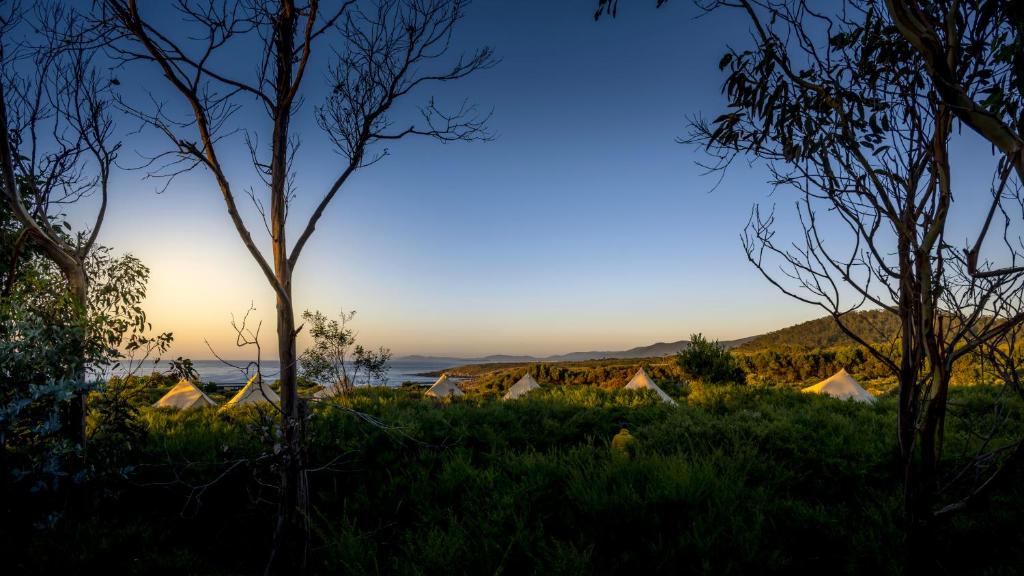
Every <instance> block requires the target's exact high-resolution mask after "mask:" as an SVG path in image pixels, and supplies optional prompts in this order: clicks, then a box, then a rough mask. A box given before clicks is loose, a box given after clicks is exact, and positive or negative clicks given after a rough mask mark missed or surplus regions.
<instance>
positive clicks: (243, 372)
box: [108, 358, 452, 386]
mask: <svg viewBox="0 0 1024 576" xmlns="http://www.w3.org/2000/svg"><path fill="white" fill-rule="evenodd" d="M230 363H231V364H230V365H229V364H226V363H224V362H222V361H220V360H193V361H192V366H193V367H194V368H195V369H196V372H198V373H199V379H200V380H201V381H203V382H213V383H215V384H240V383H243V382H245V381H246V380H247V379H248V376H251V375H252V374H255V373H256V366H255V364H250V363H249V362H247V361H245V360H231V361H230ZM451 367H452V362H451V361H450V360H446V361H439V360H431V359H429V358H422V359H403V358H398V359H395V360H391V361H390V362H388V366H387V368H388V371H387V376H386V381H385V383H384V385H386V386H401V385H402V383H403V382H415V383H417V384H432V383H433V382H434V381H435V380H436V379H437V378H436V377H435V376H420V374H423V373H427V372H438V371H441V370H444V369H446V368H451ZM168 368H169V365H168V363H167V362H158V363H153V362H146V363H144V364H143V365H142V366H141V367H138V368H137V369H136V368H135V367H134V366H133V367H132V369H133V373H134V374H136V375H139V376H141V375H146V374H150V373H152V372H166V371H167V370H168ZM126 370H127V368H126V367H124V366H122V367H120V368H118V369H116V370H113V371H111V373H110V374H108V375H123V374H124V373H125V371H126ZM260 370H261V372H262V373H263V376H264V377H265V378H268V379H270V380H274V379H276V378H277V377H278V374H279V373H280V372H281V364H280V363H279V362H277V361H276V360H273V361H271V360H264V361H262V362H261V363H260ZM359 383H360V384H362V382H359Z"/></svg>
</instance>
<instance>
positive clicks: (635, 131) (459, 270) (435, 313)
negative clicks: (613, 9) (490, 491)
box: [102, 0, 987, 358]
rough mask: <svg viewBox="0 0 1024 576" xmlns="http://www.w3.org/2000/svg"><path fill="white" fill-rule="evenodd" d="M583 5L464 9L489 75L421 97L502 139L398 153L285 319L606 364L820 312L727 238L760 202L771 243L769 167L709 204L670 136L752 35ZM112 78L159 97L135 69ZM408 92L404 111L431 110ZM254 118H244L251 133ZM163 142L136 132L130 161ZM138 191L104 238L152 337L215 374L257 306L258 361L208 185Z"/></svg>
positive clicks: (726, 20) (311, 262)
mask: <svg viewBox="0 0 1024 576" xmlns="http://www.w3.org/2000/svg"><path fill="white" fill-rule="evenodd" d="M594 4H595V3H594V2H593V1H592V0H572V1H565V2H552V1H549V0H529V1H525V0H524V1H516V2H511V1H498V0H478V1H477V2H476V3H474V4H473V5H472V6H471V7H470V8H469V11H468V14H467V17H466V19H465V20H464V21H463V23H462V25H461V27H460V29H459V30H458V32H457V38H456V43H457V46H456V49H463V48H464V49H467V50H469V49H472V48H473V47H476V46H480V45H484V44H487V45H492V46H494V48H495V49H496V52H497V55H498V56H499V57H500V58H501V63H500V64H499V65H498V66H497V67H495V68H494V69H492V70H488V71H484V72H481V73H479V74H478V75H477V76H474V77H471V78H469V79H467V80H464V81H461V82H459V83H456V84H452V85H450V86H448V87H445V88H444V89H443V90H440V91H434V92H432V94H435V95H437V96H438V97H439V100H440V101H441V102H449V103H454V104H457V103H458V102H459V101H461V99H462V98H463V97H466V98H469V99H470V100H471V101H473V102H476V103H477V104H479V105H480V106H481V107H482V108H490V107H493V108H494V116H493V120H492V122H491V128H492V129H493V130H494V131H495V132H496V133H497V135H498V138H497V139H496V140H495V141H493V142H490V143H484V144H465V143H456V144H448V145H442V144H438V143H436V142H431V141H424V140H420V141H408V142H402V143H399V144H398V145H394V146H391V147H390V148H391V156H390V157H389V158H387V159H386V160H385V161H383V162H381V163H379V164H377V165H375V166H373V167H371V168H368V169H366V170H365V171H364V172H362V173H361V174H359V176H358V177H357V178H355V179H354V180H353V181H352V182H351V185H350V186H349V187H348V189H347V190H346V191H344V193H343V194H342V195H340V196H339V197H338V198H337V199H336V201H335V203H334V204H333V205H332V206H331V207H330V209H329V210H328V212H327V214H326V217H325V218H324V220H322V221H321V224H320V226H319V227H318V229H317V233H316V235H315V236H314V238H313V241H312V242H311V244H310V245H309V246H308V247H307V249H306V251H305V252H304V253H303V256H302V259H301V261H300V263H299V266H298V269H297V271H296V280H295V293H296V300H297V304H296V307H297V309H298V310H299V311H301V310H302V309H305V308H318V309H320V310H322V311H324V312H327V313H335V312H337V311H338V310H340V309H341V308H345V309H346V310H347V309H356V310H358V312H359V314H358V316H357V322H356V324H355V326H356V328H357V329H358V331H359V336H360V339H361V341H362V342H363V343H365V344H368V345H371V346H377V345H384V346H390V347H391V348H392V349H393V350H394V351H395V353H396V354H398V355H404V354H416V353H420V354H423V353H426V354H444V355H462V356H470V355H480V354H489V353H515V354H518V353H526V354H536V355H546V354H553V353H562V352H569V351H573V350H583V349H619V348H627V347H632V346H637V345H645V344H650V343H653V342H656V341H669V340H678V339H683V338H686V337H688V336H689V335H690V333H692V332H698V331H699V332H703V333H705V335H708V336H710V337H713V338H719V339H730V338H736V337H742V336H748V335H752V334H757V333H763V332H766V331H769V330H772V329H775V328H779V327H782V326H785V325H789V324H793V323H795V322H799V321H803V320H806V319H810V318H813V317H817V316H820V311H818V310H815V309H813V308H810V307H808V306H806V305H804V304H801V303H798V302H795V301H792V300H790V299H789V298H787V297H786V296H784V295H782V294H780V293H778V292H777V291H776V290H775V289H774V288H773V287H772V286H771V285H770V284H768V282H766V281H765V280H763V279H762V277H761V276H760V274H759V273H758V272H757V271H756V270H755V269H754V268H753V267H752V266H751V265H750V264H749V263H747V261H746V259H745V257H744V254H743V251H742V247H741V245H740V242H739V239H738V237H739V234H740V232H741V231H742V229H743V226H744V224H745V223H746V221H747V218H748V216H749V210H750V207H751V206H752V205H753V204H754V203H755V202H762V203H767V204H769V205H770V204H772V203H777V204H778V205H779V208H780V211H781V212H782V215H783V217H782V218H781V223H782V225H783V228H784V229H785V227H786V225H787V224H791V223H792V219H791V218H790V217H789V213H790V212H791V210H790V206H791V205H792V200H793V197H792V196H790V195H787V194H785V193H782V192H780V193H778V194H776V195H775V196H771V195H770V193H771V190H770V189H769V187H768V186H767V185H766V184H765V183H764V182H765V174H764V172H763V171H762V170H761V169H759V168H757V167H747V166H745V165H742V166H741V165H737V166H736V167H735V169H734V170H733V171H732V172H731V173H729V174H728V175H727V177H726V178H725V180H724V182H723V183H722V184H721V186H719V187H718V188H717V189H716V190H714V191H713V192H712V191H711V189H712V187H713V186H714V184H715V182H716V179H715V177H713V176H710V177H709V176H703V175H702V173H703V170H702V169H701V168H700V167H699V166H697V165H696V162H697V161H698V160H700V159H702V158H703V156H702V154H701V153H700V152H699V151H697V150H694V149H693V148H692V147H689V146H685V145H681V144H677V143H675V141H674V139H675V138H676V137H677V136H680V135H683V134H685V132H686V119H687V117H689V116H692V115H695V114H702V113H703V114H705V115H712V116H714V115H717V114H718V113H719V112H720V109H721V106H722V102H723V100H722V97H721V96H720V85H721V81H722V78H723V75H722V73H720V72H719V70H718V68H717V63H718V60H719V57H720V56H721V54H722V53H723V50H724V49H725V47H726V44H727V43H730V42H731V43H734V44H743V43H745V42H746V41H747V24H746V21H745V20H743V19H742V18H740V17H739V16H740V15H739V14H738V13H723V14H715V15H712V16H710V17H704V18H700V19H694V17H695V16H696V10H695V9H694V8H693V7H692V5H691V3H690V2H685V1H679V2H673V3H669V5H668V6H666V7H664V8H662V9H660V10H655V9H654V8H653V1H651V2H639V1H638V2H635V3H634V2H630V3H629V6H625V5H624V6H623V7H622V8H621V9H620V15H619V17H618V19H616V20H610V19H603V20H602V21H600V22H596V23H595V22H594V21H593V19H592V14H593V9H594ZM237 57H238V58H239V61H240V62H244V61H245V57H246V54H245V53H244V51H239V53H238V54H237ZM322 70H323V69H322V68H321V69H320V70H314V71H313V74H312V75H310V76H309V78H310V81H309V83H308V85H307V92H306V97H307V100H306V104H305V106H304V107H303V108H302V109H301V110H300V112H299V114H298V115H297V117H296V121H295V128H296V130H297V131H298V132H299V133H300V134H301V135H302V137H303V148H302V149H301V152H300V154H299V155H298V159H297V165H296V170H297V174H298V176H297V182H296V183H297V186H298V195H299V197H298V199H297V201H296V203H295V205H294V207H293V208H292V214H293V221H292V224H293V226H292V230H293V231H292V233H291V234H292V237H293V238H294V237H295V235H296V234H297V232H296V231H295V230H296V229H297V228H298V226H299V223H300V222H302V221H303V220H304V217H305V216H306V215H307V214H308V213H309V211H310V210H311V206H312V204H313V203H314V202H315V201H316V200H317V199H319V197H320V195H321V194H322V191H323V190H324V189H325V187H326V185H327V184H328V183H329V182H330V181H331V180H333V178H334V177H335V176H336V174H337V171H338V170H339V169H340V168H339V167H340V166H341V161H340V160H339V159H337V158H336V157H335V156H334V155H333V154H332V152H331V150H330V147H329V146H328V145H327V144H326V143H325V142H324V140H323V139H322V137H321V135H320V133H319V130H318V129H317V128H316V126H315V124H314V122H313V120H312V111H313V105H314V104H316V103H318V102H319V101H320V99H321V96H322V94H323V92H324V90H323V77H324V76H323V73H322ZM122 74H124V76H123V78H124V80H123V82H124V83H126V84H128V85H131V84H134V83H141V84H144V85H146V86H150V87H152V89H154V90H160V89H162V86H161V85H160V82H162V80H161V79H159V78H157V77H155V76H152V77H150V76H147V75H146V73H145V72H144V71H139V70H138V69H133V71H132V72H130V73H129V72H123V73H122ZM419 96H420V97H419V98H417V99H416V100H414V101H412V102H409V104H416V103H419V102H421V101H422V100H423V99H425V98H426V97H427V96H429V94H428V93H422V94H420V95H419ZM252 112H253V114H252V115H251V116H243V118H245V119H246V122H247V123H249V124H250V125H253V124H255V125H257V126H260V125H262V126H264V127H265V125H266V119H265V117H264V116H263V115H257V114H256V113H257V112H258V110H257V109H256V108H253V109H252ZM258 123H262V124H258ZM162 146H164V143H163V141H161V140H159V139H158V138H157V137H156V136H154V135H149V134H143V135H140V136H134V137H131V138H129V139H128V140H127V143H126V151H125V152H123V153H122V159H123V160H125V161H126V162H127V161H128V160H131V159H132V158H133V156H134V155H133V153H132V152H131V151H132V150H139V151H144V152H153V151H155V150H159V149H160V148H161V147H162ZM224 150H231V151H232V152H230V153H231V154H233V157H231V158H230V159H229V161H230V163H231V164H232V165H233V166H235V168H237V172H236V173H233V177H234V178H236V179H237V182H238V183H242V182H244V183H255V181H254V180H253V178H252V176H251V172H250V171H248V170H246V169H245V168H246V167H245V162H246V161H247V157H246V155H245V148H244V146H243V145H242V144H241V140H238V142H237V144H236V145H235V146H233V147H231V148H224ZM222 154H224V152H222ZM986 154H987V152H986ZM140 176H141V174H140V173H138V172H129V173H126V174H121V175H119V176H118V181H117V186H116V188H115V198H116V201H115V204H114V208H113V209H112V210H111V213H110V214H109V215H108V219H107V224H106V228H105V230H104V233H103V235H102V241H103V242H104V243H106V244H108V245H112V246H114V247H115V248H117V249H118V250H122V251H130V252H132V253H134V254H136V255H138V256H140V257H141V258H142V259H143V260H144V261H145V262H146V263H147V264H148V265H149V266H150V267H151V269H152V274H153V276H152V282H151V287H150V297H149V300H148V302H147V309H148V310H149V313H150V318H151V320H152V321H153V323H154V325H155V327H156V328H158V329H161V330H172V331H174V332H175V333H176V335H177V344H176V347H175V350H174V352H175V354H184V355H188V356H191V357H194V358H205V357H209V353H208V352H207V351H206V348H205V345H204V344H203V343H202V342H203V339H209V340H210V341H211V343H213V344H214V345H215V346H216V347H217V349H218V351H219V352H221V353H222V354H226V355H229V356H238V355H243V356H244V355H246V354H245V353H236V351H234V350H233V346H232V342H233V335H232V332H231V330H230V326H229V321H230V315H231V313H232V312H234V313H236V314H238V313H241V312H244V310H245V309H246V308H247V307H248V304H249V302H250V301H252V302H254V303H255V305H256V307H257V312H258V315H259V316H260V317H262V318H264V319H265V325H264V327H263V334H264V345H265V347H266V348H267V349H272V348H273V325H272V322H273V320H272V319H273V300H272V292H271V289H270V288H269V286H268V285H267V283H266V281H265V280H264V279H263V278H262V277H261V275H260V274H259V272H258V270H257V268H256V265H255V263H254V262H253V261H252V259H251V258H250V257H249V256H248V254H247V253H246V252H245V250H244V249H243V248H242V246H241V244H240V242H239V240H238V238H237V236H236V234H235V232H234V230H233V228H232V226H231V224H230V222H229V220H228V217H227V215H226V212H225V210H224V206H223V202H222V200H221V199H220V197H219V193H218V192H217V191H216V189H215V187H214V184H213V181H212V178H211V177H210V176H209V175H208V174H207V173H205V172H203V171H201V170H197V171H196V172H195V173H193V174H190V175H188V176H186V177H184V178H181V179H179V180H176V181H175V182H174V184H173V185H172V186H171V187H170V189H169V190H167V191H166V192H165V193H163V194H160V195H157V194H156V193H155V192H154V190H155V188H156V186H157V185H156V184H155V183H154V182H152V181H144V180H141V179H140ZM985 183H986V184H987V180H985ZM240 188H241V186H240V185H239V184H236V189H240ZM980 193H985V191H984V190H981V191H980ZM249 215H250V216H252V214H251V211H250V214H249ZM250 222H251V226H252V228H253V230H254V231H257V232H259V231H261V227H260V225H259V224H257V223H256V221H255V220H250ZM300 345H301V343H300Z"/></svg>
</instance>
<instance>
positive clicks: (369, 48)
mask: <svg viewBox="0 0 1024 576" xmlns="http://www.w3.org/2000/svg"><path fill="white" fill-rule="evenodd" d="M466 5H467V2H466V1H465V0H373V1H370V0H367V1H358V0H344V1H339V2H333V3H331V4H330V5H329V6H328V5H324V4H322V3H321V2H319V1H318V0H308V1H307V2H305V3H296V2H294V1H292V0H279V1H272V0H252V1H248V2H237V3H235V2H220V1H216V0H205V1H194V2H193V1H188V0H178V1H176V2H174V5H173V8H174V10H176V12H177V15H178V17H179V19H180V21H179V22H176V25H175V26H164V25H163V23H162V22H160V21H158V20H157V19H156V18H155V17H154V16H152V15H150V14H147V13H146V11H145V10H143V9H140V7H139V5H138V3H137V2H136V1H135V0H104V1H103V2H102V6H103V8H104V15H103V17H102V19H101V22H100V23H102V24H107V25H109V27H108V28H107V31H108V33H109V37H108V40H109V42H110V43H111V44H110V45H111V47H112V52H113V54H114V56H115V58H118V59H120V60H121V61H122V63H123V64H125V65H127V64H130V63H136V62H141V63H149V64H151V65H152V66H155V67H156V69H157V70H159V72H160V73H161V74H162V75H163V77H164V78H165V80H166V81H167V85H168V87H169V88H170V89H171V90H172V92H173V93H174V94H175V97H176V98H178V99H180V100H179V102H181V103H183V104H184V108H185V109H186V110H187V112H186V113H185V114H183V115H176V114H174V113H173V111H172V110H171V109H170V108H168V106H166V101H165V99H164V98H154V101H155V102H156V104H155V105H154V106H152V107H150V108H148V109H145V108H143V107H141V106H140V105H137V104H136V103H134V102H129V101H127V100H122V101H121V104H122V106H123V107H124V108H125V110H127V111H128V112H129V113H130V114H133V115H134V116H136V117H137V118H139V119H140V120H142V121H144V122H145V123H146V124H148V125H149V126H151V127H153V128H155V129H156V130H157V131H159V132H161V133H163V134H164V135H165V136H166V137H167V139H168V142H169V144H170V148H169V149H168V150H167V152H166V153H164V154H162V155H160V156H158V157H157V158H156V159H154V164H153V166H154V169H153V172H152V174H153V175H154V176H165V177H168V178H173V177H174V176H175V175H177V174H180V173H182V172H184V171H188V170H191V169H193V168H195V167H199V166H202V167H203V168H205V169H206V170H207V171H208V172H209V173H210V174H211V175H212V176H213V178H214V181H215V182H216V185H217V188H218V190H219V192H220V195H221V197H222V199H223V201H224V204H225V207H226V209H227V211H228V214H229V216H230V217H231V220H232V222H233V223H234V226H235V229H236V231H237V232H238V235H239V238H240V239H241V241H242V243H243V244H244V245H245V247H246V248H247V249H248V251H249V253H250V254H251V256H252V257H253V259H254V260H255V261H256V263H257V265H258V266H259V267H260V269H261V270H262V271H263V274H264V276H265V277H266V279H267V282H268V283H269V284H270V286H271V287H272V288H273V290H274V293H275V295H276V300H277V303H276V308H277V342H278V346H277V351H278V357H279V360H280V362H281V398H282V406H281V408H282V413H283V419H282V433H283V444H284V446H285V449H284V450H282V453H281V454H282V458H283V459H284V462H283V463H282V499H281V504H280V509H281V514H280V517H279V523H278V535H279V538H278V541H280V542H290V543H294V542H295V540H294V539H293V538H292V537H290V536H289V534H291V533H292V532H296V531H299V530H301V529H302V522H301V519H300V518H299V515H298V514H297V513H296V509H297V501H296V498H297V494H298V486H297V484H298V482H299V470H300V463H299V462H298V461H297V455H298V454H300V452H301V450H300V443H301V440H300V438H299V437H298V434H297V432H298V430H299V429H300V426H299V422H298V420H299V414H300V409H299V406H298V400H299V399H298V396H297V390H296V378H297V368H298V367H297V355H296V345H295V339H296V334H297V332H298V330H297V328H296V325H295V324H296V323H295V314H294V309H293V302H292V275H293V272H294V270H295V267H296V265H297V264H298V260H299V257H300V256H301V254H302V251H303V249H304V248H305V246H306V244H307V242H308V241H309V239H310V237H311V236H312V235H313V232H314V230H315V229H316V226H317V224H318V223H319V222H320V219H321V218H322V216H323V214H324V211H325V210H326V208H327V206H328V205H329V204H330V203H331V201H332V200H333V199H334V198H335V197H336V196H337V194H338V192H339V191H341V190H342V188H343V187H345V186H346V184H347V183H348V181H349V179H350V177H351V176H352V175H353V174H354V173H355V172H356V171H358V170H359V169H361V168H364V167H367V166H369V165H372V164H374V163H376V162H378V161H379V160H381V159H382V158H383V157H384V156H386V155H387V153H388V151H387V149H386V148H381V147H379V146H380V145H381V144H386V143H387V142H390V141H394V140H399V139H402V138H405V137H410V136H424V137H427V138H432V139H435V140H438V141H441V142H451V141H474V140H486V139H488V138H490V135H489V133H488V132H487V131H486V126H485V123H486V120H487V116H488V115H486V114H484V115H481V114H479V113H478V112H477V110H476V109H475V108H474V107H473V106H471V105H469V104H466V103H462V104H461V105H460V106H457V107H456V108H455V109H454V110H453V111H449V112H446V111H444V110H443V109H442V108H441V107H440V106H438V105H437V104H436V103H435V101H434V100H433V99H432V98H431V99H427V101H426V103H424V104H421V105H420V106H419V108H418V118H417V119H416V120H414V121H413V122H411V123H409V124H405V123H403V124H402V125H401V126H399V125H398V124H397V122H398V121H397V120H395V116H393V114H394V113H395V112H396V111H398V110H399V109H400V108H401V107H402V106H405V105H406V101H408V100H410V99H411V98H413V97H416V96H417V94H420V93H422V91H424V90H426V89H428V88H429V87H430V86H432V85H435V86H436V85H438V84H443V83H448V82H452V81H455V80H459V79H462V78H465V77H466V76H469V75H470V74H473V73H474V72H477V71H480V70H483V69H486V68H489V67H491V66H492V65H494V64H495V58H494V55H493V51H492V50H491V49H490V48H482V49H479V50H477V51H476V52H473V53H471V54H468V55H463V56H460V57H456V58H448V52H449V49H450V47H451V42H452V34H453V32H454V30H455V27H456V25H457V24H458V22H459V21H460V20H461V19H462V17H463V14H464V10H465V7H466ZM246 43H248V46H249V47H248V48H245V50H246V52H245V55H246V56H249V60H248V62H247V63H246V64H247V65H246V64H241V63H240V62H239V60H240V59H241V58H244V57H245V56H242V54H241V53H240V52H238V51H237V50H239V48H238V46H240V45H245V44H246ZM252 45H258V46H259V47H260V49H258V50H252V49H251V47H252ZM231 50H235V52H233V53H231V56H230V57H227V56H226V54H227V53H228V52H229V51H231ZM321 50H323V51H325V52H327V54H328V55H329V57H330V58H329V59H330V64H329V66H328V67H327V68H326V70H323V71H320V73H321V74H325V75H326V76H327V78H328V83H329V86H328V88H329V90H330V92H329V94H327V95H326V96H325V98H324V100H323V102H322V104H321V105H319V106H317V107H316V108H315V109H314V110H313V113H314V114H315V117H316V120H317V123H318V124H319V126H320V128H321V129H322V130H323V132H324V133H325V135H326V137H327V138H328V139H329V141H330V142H331V143H332V144H333V146H334V148H335V151H336V152H337V153H338V155H339V156H340V159H341V161H340V162H339V164H338V166H337V167H336V176H335V179H334V181H333V183H331V184H330V185H329V186H328V187H327V189H325V190H320V191H315V192H314V193H315V194H318V198H319V200H318V201H317V202H316V205H315V208H314V209H313V211H312V213H311V214H309V216H308V217H306V218H305V219H304V222H303V223H302V225H301V226H300V227H299V228H298V236H297V239H296V240H295V242H294V243H289V242H288V239H287V235H288V226H287V223H288V217H289V215H290V211H289V202H290V200H291V199H292V198H294V197H295V195H296V194H298V193H299V191H298V190H296V189H295V188H294V186H293V177H294V175H295V169H296V160H297V159H298V158H299V138H298V136H297V135H296V134H294V133H293V131H292V126H291V121H292V118H293V116H295V115H296V114H299V113H301V112H302V111H303V108H302V99H303V97H304V91H303V87H304V81H305V79H306V78H307V76H308V75H309V74H310V73H312V71H311V70H309V69H308V65H309V64H310V62H312V61H313V54H314V52H319V51H321ZM241 70H251V71H252V73H251V74H249V75H247V76H246V75H244V74H242V75H240V73H239V71H241ZM252 107H254V108H256V109H258V110H259V111H260V113H262V114H265V118H266V120H265V122H264V123H263V124H264V126H263V129H258V128H256V127H254V126H255V125H256V124H257V123H256V122H254V120H253V119H254V114H253V113H250V108H252ZM407 110H408V109H407ZM413 110H415V108H414V109H413ZM243 114H244V118H245V121H244V123H243V122H239V121H238V118H236V117H235V116H236V115H238V116H241V115H243ZM261 133H262V134H263V136H264V137H262V138H261V137H260V135H261ZM239 134H240V135H241V138H242V140H243V141H244V142H245V143H246V144H247V145H248V149H249V152H250V156H251V160H252V166H253V169H254V173H255V174H256V175H257V176H258V178H259V179H260V181H261V182H262V185H263V187H264V190H262V191H259V192H257V191H256V190H254V189H249V190H248V191H246V192H244V193H246V194H247V195H248V196H249V198H250V199H251V200H252V201H253V202H254V204H255V206H256V209H257V210H258V212H259V213H260V215H261V216H262V217H263V222H262V225H263V226H264V227H265V229H266V230H267V231H268V233H269V237H270V243H271V246H272V250H271V253H270V254H265V253H264V252H263V251H261V250H260V248H259V246H258V245H257V243H256V241H255V240H254V239H253V235H252V233H251V230H250V225H249V224H248V223H247V222H246V221H245V220H244V219H243V217H242V215H241V214H240V212H239V208H238V194H239V190H240V189H241V186H240V185H238V184H236V182H235V181H234V180H233V179H232V178H231V177H230V176H229V174H228V170H227V169H226V168H225V165H224V159H225V155H226V154H228V152H226V149H227V148H228V147H231V146H235V145H236V142H235V138H232V136H237V135H239ZM264 201H265V202H266V203H264ZM268 212H269V214H268ZM268 217H269V218H268ZM288 546H291V544H289V545H288ZM278 548H279V547H276V548H275V550H277V549H278ZM275 554H276V552H275ZM286 554H287V555H288V556H289V557H290V558H291V559H293V560H294V559H296V558H298V557H299V556H298V554H299V552H297V551H296V550H292V549H290V550H288V551H286ZM272 556H273V554H272Z"/></svg>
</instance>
